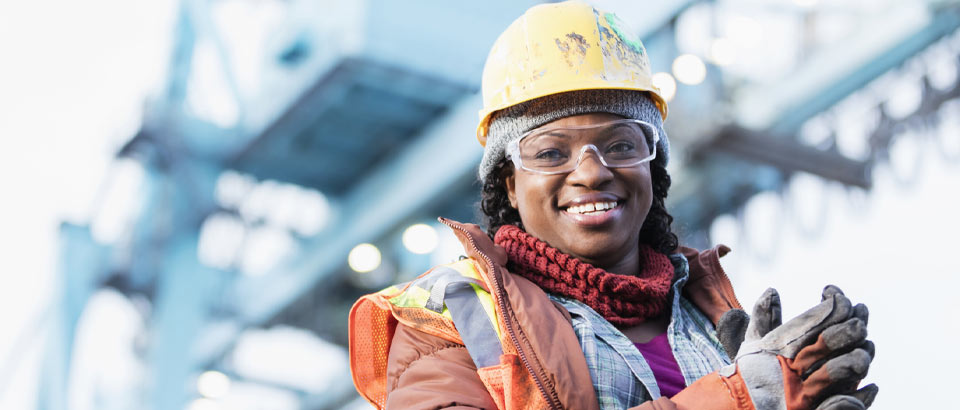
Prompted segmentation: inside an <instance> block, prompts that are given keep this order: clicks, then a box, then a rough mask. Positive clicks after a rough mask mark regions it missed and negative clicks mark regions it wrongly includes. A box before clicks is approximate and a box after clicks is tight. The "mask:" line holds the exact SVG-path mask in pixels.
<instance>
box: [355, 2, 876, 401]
mask: <svg viewBox="0 0 960 410" xmlns="http://www.w3.org/2000/svg"><path fill="white" fill-rule="evenodd" d="M622 27H624V25H623V24H621V23H620V22H619V20H618V19H617V18H616V16H614V15H613V14H609V13H604V12H601V11H598V10H596V9H593V8H592V7H590V6H589V5H587V4H584V3H580V2H563V3H559V4H546V5H540V6H536V7H533V8H531V9H530V10H528V11H527V13H526V14H524V16H522V17H521V18H519V19H518V20H516V21H515V22H514V23H513V24H512V25H510V27H508V28H507V29H506V31H505V32H504V33H503V34H502V35H501V36H500V38H499V39H497V41H496V43H495V44H494V46H493V49H492V50H491V52H490V56H489V57H488V59H487V63H486V66H485V67H484V73H483V87H482V88H483V101H484V108H483V109H482V110H481V112H480V118H481V119H480V124H479V126H478V129H477V138H478V140H479V141H480V143H481V144H482V145H484V153H483V159H482V161H481V164H480V169H479V178H480V180H481V181H482V182H483V192H482V201H481V209H482V211H483V214H484V215H483V216H484V219H485V220H484V221H483V222H484V225H485V227H486V232H484V230H482V229H481V228H480V227H479V226H476V225H472V224H461V223H458V222H454V221H449V220H446V219H441V221H442V222H443V223H445V224H446V225H448V226H449V227H450V228H452V229H453V231H454V232H455V233H456V235H457V237H458V238H459V239H460V241H461V242H462V244H463V247H464V252H465V254H466V257H465V258H462V259H461V260H460V261H458V262H455V263H451V264H447V265H442V266H438V267H435V268H434V269H432V270H430V271H428V272H427V273H425V274H424V275H421V276H420V277H418V278H417V279H415V280H413V281H412V282H409V283H405V284H400V285H396V286H392V287H390V288H388V289H385V290H383V291H381V292H378V293H376V294H371V295H367V296H364V297H363V298H361V299H360V300H359V301H358V302H357V303H356V304H355V305H354V307H353V309H352V310H351V313H350V329H349V332H350V360H351V369H352V372H353V378H354V383H355V385H356V387H357V389H358V391H359V392H360V393H361V395H363V396H364V397H365V398H367V399H368V400H369V401H370V402H371V403H373V404H374V405H375V406H377V407H378V408H417V409H436V408H449V407H456V408H484V409H490V408H501V409H543V408H550V409H561V408H574V409H625V408H635V407H636V408H643V409H651V410H653V409H694V408H696V409H743V410H750V409H789V410H799V409H814V408H816V409H833V410H840V409H863V408H864V407H866V406H869V405H870V403H871V402H872V401H873V397H874V395H875V394H876V391H877V390H876V386H867V387H865V388H863V389H860V390H855V389H856V386H857V384H858V383H859V381H860V380H861V379H862V378H863V377H864V376H865V374H866V371H867V368H868V367H869V365H870V361H871V360H872V352H873V347H872V346H873V345H872V343H871V342H869V341H867V340H866V329H865V324H866V320H867V311H866V307H865V306H863V305H856V306H854V305H853V304H852V303H851V302H850V301H849V299H847V298H846V297H845V296H844V295H843V293H842V292H840V290H839V289H837V288H836V287H832V286H828V287H827V288H826V289H825V290H824V292H823V295H822V296H823V302H822V303H820V304H819V305H817V306H815V307H813V308H811V309H810V310H808V311H807V312H805V313H804V314H802V315H800V316H798V317H797V318H794V319H792V320H790V321H787V322H786V323H783V324H781V318H780V302H779V297H778V295H777V293H776V291H774V290H772V289H770V290H768V291H767V292H765V293H764V295H763V296H762V297H761V298H760V300H759V301H758V303H757V305H756V307H755V308H754V311H753V316H752V317H749V318H748V317H747V315H746V313H745V312H743V310H741V309H740V304H739V302H738V301H737V298H736V296H735V295H734V293H733V288H732V286H731V284H730V281H729V279H728V278H727V275H726V273H725V272H724V271H723V269H722V268H721V267H720V262H719V257H720V256H723V254H725V253H726V252H728V251H729V249H728V248H726V247H724V246H718V247H716V248H714V249H711V250H708V251H704V252H700V251H697V250H695V249H690V248H685V247H682V246H679V244H678V240H677V237H676V235H674V234H673V233H672V231H671V229H670V224H671V222H672V217H671V216H670V214H669V213H668V212H667V210H666V208H665V206H664V199H665V198H666V196H667V191H668V190H669V188H670V176H669V175H668V174H667V172H666V164H667V162H668V160H669V153H670V149H669V147H670V146H669V139H668V138H667V135H666V133H665V132H664V130H663V120H664V118H665V117H666V114H667V106H666V103H665V101H664V99H663V98H662V97H661V96H660V92H659V90H658V89H657V88H655V87H654V86H653V85H652V80H651V72H650V62H649V60H648V57H647V54H646V51H645V50H644V48H643V44H642V43H641V42H640V41H639V40H638V39H636V38H635V37H632V36H630V35H628V34H626V33H625V31H624V30H623V29H622ZM748 327H749V331H748ZM591 387H592V388H591Z"/></svg>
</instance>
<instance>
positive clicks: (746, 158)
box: [0, 0, 960, 410]
mask: <svg viewBox="0 0 960 410" xmlns="http://www.w3.org/2000/svg"><path fill="white" fill-rule="evenodd" d="M535 3H536V2H534V1H514V0H511V1H507V0H488V1H482V2H481V1H471V2H452V1H440V0H409V1H390V0H356V1H334V0H179V1H177V0H149V1H148V0H90V1H83V2H75V1H66V0H36V1H20V2H6V3H4V4H3V5H0V167H2V172H0V190H2V192H3V194H2V197H3V198H4V199H3V200H2V201H0V210H2V212H0V309H2V313H0V408H3V409H40V410H66V409H71V410H82V409H105V410H113V409H117V410H120V409H124V410H126V409H155V410H174V409H176V410H179V409H189V410H215V409H223V410H226V409H239V410H245V409H249V410H254V409H262V410H268V409H269V410H274V409H277V410H288V409H289V410H293V409H302V410H322V409H337V408H349V409H364V408H369V405H368V404H366V403H365V402H364V401H363V400H362V399H360V398H359V396H357V394H356V392H355V391H354V389H353V386H352V381H351V378H350V374H349V369H348V368H347V355H346V350H345V345H346V343H347V340H346V317H347V311H348V309H349V308H350V306H351V304H352V302H353V301H354V300H356V298H357V297H358V296H360V295H361V294H364V293H368V292H372V291H375V290H378V289H380V288H383V287H385V286H387V285H389V284H391V283H394V282H398V281H403V280H407V279H409V278H411V277H413V276H416V275H418V274H419V273H422V272H423V271H425V270H426V269H427V268H429V267H430V266H432V265H433V264H437V263H444V262H447V261H449V260H452V259H454V258H456V257H457V256H458V255H459V254H460V250H459V249H457V248H458V247H457V245H456V242H455V240H454V239H453V237H452V235H451V234H450V233H449V232H447V231H446V230H445V229H444V228H442V226H441V225H439V224H438V223H437V222H436V218H437V217H438V216H445V217H449V218H452V219H456V220H460V221H475V220H476V202H477V200H478V192H479V185H478V183H477V182H476V167H477V165H478V163H479V160H480V155H481V149H482V148H481V147H480V145H479V144H478V143H477V141H476V139H475V137H474V129H475V127H476V121H477V111H478V110H479V108H480V101H479V100H480V97H479V95H478V90H479V88H480V84H479V80H480V73H481V70H482V67H483V62H484V60H485V59H486V55H487V51H488V50H489V47H490V46H491V45H492V44H493V41H494V39H495V38H496V36H497V35H498V34H499V33H500V32H501V31H502V30H503V29H504V28H506V26H507V25H508V24H509V23H510V22H511V21H512V20H513V19H514V18H516V17H518V16H519V15H520V14H522V13H523V11H524V10H526V9H527V8H528V7H529V6H531V5H533V4H535ZM592 3H593V4H594V5H595V6H596V7H598V8H602V9H606V10H610V11H614V12H616V13H617V14H618V15H619V16H620V17H621V18H622V19H623V20H624V21H625V22H626V23H627V24H629V25H631V26H632V27H631V28H632V29H633V30H635V31H636V33H637V35H639V36H640V37H641V38H642V39H643V42H644V43H645V45H646V47H647V50H648V52H649V54H650V56H651V60H652V63H653V69H654V72H656V73H657V74H656V77H655V78H656V80H655V81H656V83H657V85H658V86H660V87H661V88H662V89H663V90H664V94H665V95H666V97H667V98H668V99H669V100H670V117H669V119H668V120H667V122H666V130H667V132H668V133H669V135H670V138H671V142H672V146H673V147H674V155H673V156H672V160H671V165H670V168H669V170H670V172H671V175H672V176H673V180H674V186H673V189H672V191H671V193H670V196H669V197H668V206H669V208H670V211H671V212H672V214H673V215H674V216H675V218H676V224H675V229H676V230H677V231H678V232H679V233H680V235H681V238H682V242H683V243H685V244H688V245H692V246H696V247H706V246H709V245H711V244H713V243H726V244H728V245H730V246H731V247H732V248H733V249H734V252H733V253H731V254H730V255H729V256H728V257H726V258H724V263H725V264H726V269H727V271H728V272H729V273H730V275H731V277H732V279H733V281H734V284H735V287H736V288H737V290H738V292H739V294H740V298H741V300H743V301H744V304H745V305H750V304H752V301H753V300H755V298H756V297H757V296H758V295H759V294H760V292H761V291H762V290H763V289H765V288H766V287H768V286H774V287H777V288H778V289H779V290H780V291H781V294H782V296H783V300H784V303H785V314H796V313H798V312H799V309H800V308H801V307H803V306H807V305H809V304H811V303H814V302H816V301H818V300H819V299H818V298H819V291H820V288H821V287H822V286H823V285H825V284H826V283H836V284H838V285H839V286H841V287H842V288H843V289H845V290H846V291H847V293H848V294H849V295H850V296H851V298H853V299H854V300H856V301H861V302H865V303H867V305H868V306H870V308H871V323H870V329H871V336H872V339H874V340H875V341H876V344H877V347H878V355H877V359H876V360H875V362H874V364H873V367H872V368H871V375H870V376H869V377H868V381H872V382H876V383H878V384H879V385H880V387H881V391H880V395H879V397H878V400H877V402H876V404H875V405H874V407H873V408H875V409H898V408H936V407H943V406H945V407H949V406H950V405H949V404H948V403H953V402H954V401H955V400H953V399H951V397H954V396H953V395H952V394H951V391H955V387H952V386H951V385H952V384H953V383H951V384H950V385H948V384H947V383H948V381H952V380H955V379H956V377H955V374H953V373H952V371H954V370H955V369H957V368H960V358H958V356H957V354H956V352H955V350H956V349H955V348H950V347H949V346H955V345H956V343H957V340H958V339H960V321H958V320H956V315H957V314H958V313H960V297H957V296H956V293H955V292H956V289H958V288H960V267H958V264H957V262H956V261H957V257H956V252H957V249H958V246H957V245H958V240H957V239H956V238H957V232H958V231H960V217H958V211H957V209H960V206H958V204H960V199H958V195H960V84H958V66H960V30H958V28H960V2H957V1H949V0H943V1H934V0H930V1H921V0H917V1H897V0H714V1H689V0H658V1H599V0H598V1H593V2H592ZM953 405H955V403H953Z"/></svg>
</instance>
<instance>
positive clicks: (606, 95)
mask: <svg viewBox="0 0 960 410" xmlns="http://www.w3.org/2000/svg"><path fill="white" fill-rule="evenodd" d="M597 112H605V113H610V114H614V115H619V116H621V117H624V118H632V119H636V120H641V121H646V122H648V123H650V124H653V126H655V127H657V132H658V133H659V134H660V142H659V144H658V147H659V148H660V152H658V153H657V161H661V158H662V161H663V162H662V163H663V164H664V166H666V164H667V161H668V160H669V159H670V141H668V140H667V133H666V132H664V131H663V118H662V117H661V116H660V110H658V109H657V106H656V104H654V103H653V100H651V99H650V97H648V96H647V94H646V93H645V92H642V91H634V90H614V89H602V90H579V91H570V92H565V93H560V94H553V95H548V96H545V97H541V98H537V99H535V100H531V101H526V102H522V103H520V104H517V105H513V106H510V107H507V108H504V109H503V110H500V111H498V112H496V113H494V115H493V118H492V119H491V120H490V128H489V131H488V134H487V145H486V147H485V148H484V150H483V159H482V160H481V161H480V170H479V174H480V182H481V183H482V182H485V181H486V180H487V176H488V175H490V173H491V172H493V171H494V169H493V168H494V166H496V165H497V163H498V162H500V160H502V159H503V158H504V157H505V156H506V149H507V145H508V144H510V143H511V142H513V141H514V140H516V139H517V138H520V136H521V135H523V133H525V132H527V131H530V130H532V129H534V128H537V127H540V126H542V125H544V124H547V123H549V122H551V121H555V120H558V119H561V118H565V117H569V116H573V115H580V114H590V113H597Z"/></svg>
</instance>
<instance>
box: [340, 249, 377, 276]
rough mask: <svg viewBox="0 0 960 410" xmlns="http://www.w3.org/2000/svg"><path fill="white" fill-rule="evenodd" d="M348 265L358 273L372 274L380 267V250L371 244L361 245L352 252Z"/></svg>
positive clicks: (348, 257) (348, 258)
mask: <svg viewBox="0 0 960 410" xmlns="http://www.w3.org/2000/svg"><path fill="white" fill-rule="evenodd" d="M347 263H348V264H349V265H350V269H353V270H355V271H357V272H360V273H364V272H370V271H372V270H374V269H376V268H377V267H378V266H380V250H379V249H377V247H376V246H373V245H371V244H369V243H361V244H359V245H357V246H355V247H353V249H352V250H351V251H350V254H349V255H348V256H347Z"/></svg>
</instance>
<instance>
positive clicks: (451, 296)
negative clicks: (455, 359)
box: [381, 260, 503, 369]
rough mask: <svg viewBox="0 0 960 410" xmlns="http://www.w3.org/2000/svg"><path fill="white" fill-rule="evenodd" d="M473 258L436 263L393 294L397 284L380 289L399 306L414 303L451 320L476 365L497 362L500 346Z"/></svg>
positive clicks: (490, 302) (490, 305) (490, 301)
mask: <svg viewBox="0 0 960 410" xmlns="http://www.w3.org/2000/svg"><path fill="white" fill-rule="evenodd" d="M474 263H475V262H474V261H472V260H462V261H459V262H456V263H453V264H450V265H444V266H438V267H436V268H434V269H433V270H432V271H431V272H430V273H429V274H427V275H424V276H422V277H420V278H417V279H415V280H414V281H413V282H412V283H410V286H408V287H407V288H406V290H405V291H403V292H401V293H399V294H397V293H396V292H397V291H398V290H399V289H398V288H403V287H404V285H397V286H393V287H390V288H388V289H384V290H383V291H381V292H382V293H384V294H388V295H389V294H393V295H392V296H389V301H390V303H392V304H393V305H395V306H399V307H417V308H423V309H426V310H429V311H431V312H433V313H436V314H439V315H442V316H444V317H447V318H449V319H450V320H452V321H453V325H454V327H456V329H457V333H459V334H460V339H461V340H462V341H463V345H464V346H465V347H466V348H467V352H468V353H470V358H471V359H473V362H474V364H475V365H476V366H477V368H478V369H480V368H483V367H488V366H493V365H496V364H498V363H499V362H500V356H501V355H502V354H503V347H502V346H501V342H500V329H499V326H498V323H497V317H496V315H495V313H494V309H493V298H492V297H491V296H490V293H489V292H488V291H487V287H486V286H485V284H484V283H483V282H482V281H480V280H479V279H480V278H481V277H480V275H479V273H478V272H477V270H476V266H475V265H473V264H474Z"/></svg>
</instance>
